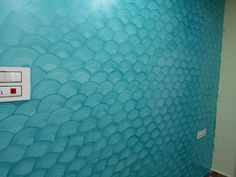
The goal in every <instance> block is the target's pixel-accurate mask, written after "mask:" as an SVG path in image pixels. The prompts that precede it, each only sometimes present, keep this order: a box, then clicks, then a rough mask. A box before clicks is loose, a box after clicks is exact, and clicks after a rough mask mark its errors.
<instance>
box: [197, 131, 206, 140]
mask: <svg viewBox="0 0 236 177" xmlns="http://www.w3.org/2000/svg"><path fill="white" fill-rule="evenodd" d="M206 135H207V130H206V129H202V130H199V131H198V132H197V139H198V140H199V139H202V138H204V137H205V136H206Z"/></svg>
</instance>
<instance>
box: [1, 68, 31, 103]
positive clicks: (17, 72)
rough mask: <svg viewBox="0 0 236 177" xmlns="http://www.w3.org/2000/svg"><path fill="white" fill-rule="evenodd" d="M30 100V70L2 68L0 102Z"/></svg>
mask: <svg viewBox="0 0 236 177" xmlns="http://www.w3.org/2000/svg"><path fill="white" fill-rule="evenodd" d="M29 99H30V68H24V67H22V68H20V67H0V102H10V101H21V100H29Z"/></svg>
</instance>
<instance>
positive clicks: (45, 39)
mask: <svg viewBox="0 0 236 177" xmlns="http://www.w3.org/2000/svg"><path fill="white" fill-rule="evenodd" d="M223 9H224V1H223V0H215V1H212V0H179V1H175V0H165V1H163V0H86V1H84V0H40V1H38V0H20V1H15V0H0V66H27V67H29V66H30V67H31V69H32V99H31V100H30V101H27V102H14V103H1V104H0V176H1V177H6V176H7V177H202V176H204V175H205V174H206V173H207V172H208V171H209V169H210V167H211V157H212V148H213V138H214V130H215V112H216V99H217V90H218V80H219V67H220V50H221V37H222V23H223V20H222V19H223ZM203 128H206V129H207V133H208V134H207V136H206V137H205V138H203V139H202V140H199V141H197V140H196V133H197V131H198V130H200V129H203Z"/></svg>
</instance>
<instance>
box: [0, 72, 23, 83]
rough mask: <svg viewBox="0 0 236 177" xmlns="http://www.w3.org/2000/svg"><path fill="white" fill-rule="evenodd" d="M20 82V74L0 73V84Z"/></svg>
mask: <svg viewBox="0 0 236 177" xmlns="http://www.w3.org/2000/svg"><path fill="white" fill-rule="evenodd" d="M16 82H22V72H19V71H18V72H17V71H0V83H16Z"/></svg>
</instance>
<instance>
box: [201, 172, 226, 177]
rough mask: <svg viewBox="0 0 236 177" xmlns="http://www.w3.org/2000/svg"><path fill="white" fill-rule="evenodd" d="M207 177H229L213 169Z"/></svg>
mask: <svg viewBox="0 0 236 177" xmlns="http://www.w3.org/2000/svg"><path fill="white" fill-rule="evenodd" d="M205 177H227V176H225V175H222V174H219V173H217V172H214V171H212V172H211V173H210V174H209V175H207V176H205Z"/></svg>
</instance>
